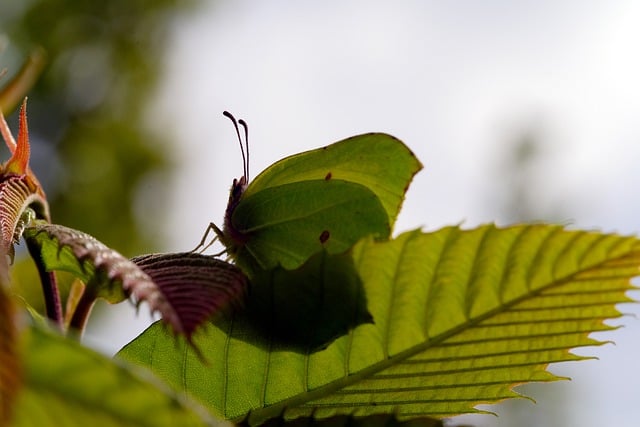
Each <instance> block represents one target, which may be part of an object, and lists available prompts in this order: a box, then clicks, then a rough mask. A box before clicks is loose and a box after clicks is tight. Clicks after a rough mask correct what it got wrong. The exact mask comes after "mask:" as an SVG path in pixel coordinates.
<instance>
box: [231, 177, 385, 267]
mask: <svg viewBox="0 0 640 427" xmlns="http://www.w3.org/2000/svg"><path fill="white" fill-rule="evenodd" d="M232 224H233V226H234V228H235V229H236V230H237V231H239V232H240V233H242V234H243V235H245V236H247V237H248V241H247V242H246V243H245V244H244V245H242V246H241V247H240V248H239V249H238V252H237V253H236V261H237V263H238V264H239V265H240V266H243V267H245V269H247V270H249V271H255V270H270V269H273V268H275V267H276V266H278V265H281V266H282V267H284V268H286V269H295V268H298V267H299V266H300V265H302V264H303V263H304V262H305V261H306V260H307V259H309V257H310V256H311V255H313V254H315V253H317V252H319V251H321V250H322V249H326V250H327V251H328V252H329V253H330V254H336V253H341V252H344V251H346V250H347V249H349V248H350V247H351V246H353V244H354V243H356V242H357V241H358V240H359V239H361V238H362V237H364V236H368V235H370V234H373V235H374V236H376V237H380V238H386V237H388V236H389V233H390V228H389V223H388V218H387V215H386V214H385V211H384V208H383V207H382V205H381V204H380V200H379V199H378V197H377V196H376V195H375V194H374V193H373V192H372V191H370V190H369V189H367V188H366V187H364V186H362V185H360V184H355V183H352V182H347V181H341V180H335V179H334V180H329V181H325V180H320V181H303V182H294V183H289V184H283V185H280V186H277V187H270V188H266V189H264V190H262V191H260V192H258V193H255V194H253V195H245V197H243V199H242V202H241V203H240V204H239V205H238V207H237V209H236V210H235V212H234V214H233V216H232ZM256 265H257V267H258V268H257V269H256V268H255V266H256Z"/></svg>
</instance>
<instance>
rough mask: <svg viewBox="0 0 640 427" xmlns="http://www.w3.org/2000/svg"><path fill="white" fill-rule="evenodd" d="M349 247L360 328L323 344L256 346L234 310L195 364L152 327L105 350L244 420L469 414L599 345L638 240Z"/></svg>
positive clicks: (530, 229) (438, 240)
mask: <svg viewBox="0 0 640 427" xmlns="http://www.w3.org/2000/svg"><path fill="white" fill-rule="evenodd" d="M352 254H353V260H354V265H355V267H356V270H357V271H358V274H359V276H360V279H361V280H362V285H363V288H364V291H365V294H366V300H367V308H368V311H369V313H370V314H371V316H372V317H373V321H374V323H373V324H369V323H366V324H361V325H360V326H358V327H356V328H355V329H353V330H352V331H351V332H350V333H349V334H348V335H345V336H342V337H340V338H338V339H336V340H335V341H334V342H332V343H331V344H330V345H329V346H328V347H327V348H326V349H325V350H322V351H318V352H314V353H300V352H296V351H292V350H287V349H282V348H280V347H278V346H271V347H269V346H267V347H265V346H264V345H260V344H259V343H260V342H262V341H263V340H264V337H255V338H251V337H250V336H248V334H249V333H250V332H249V331H250V329H248V328H247V327H246V323H244V321H243V320H242V318H241V317H237V318H236V319H235V320H234V321H232V322H229V324H228V329H227V330H226V331H221V330H220V329H218V328H213V327H212V328H209V329H207V330H206V331H205V332H206V333H203V334H202V335H200V336H199V337H198V338H199V339H197V340H196V345H198V346H199V347H200V349H201V351H202V353H203V354H205V355H206V357H207V358H208V360H210V361H211V363H210V365H209V366H205V365H203V364H201V363H200V362H199V361H198V360H197V358H196V356H195V355H194V354H193V352H191V351H190V350H189V349H188V348H185V347H181V346H176V345H175V343H174V341H173V340H172V339H171V338H170V337H169V336H167V334H166V333H165V332H164V331H163V330H162V328H159V327H157V326H152V327H150V328H149V329H148V330H147V331H145V332H144V333H143V334H142V335H141V336H140V337H138V338H137V339H136V340H134V341H133V342H132V343H130V344H129V345H128V346H126V347H125V348H124V349H123V350H122V351H121V352H120V353H119V355H120V357H122V358H125V359H127V360H131V361H136V362H138V363H141V364H143V365H146V366H150V367H151V368H152V369H153V370H154V371H156V372H158V374H159V375H161V376H162V377H163V378H165V379H167V381H169V382H170V383H172V384H174V385H175V386H176V387H182V388H184V389H185V390H187V391H189V392H190V393H192V395H193V396H195V397H197V398H198V399H199V400H200V401H201V402H203V403H205V404H206V405H208V406H209V407H210V408H213V409H214V410H215V411H216V413H220V414H223V415H224V416H225V417H226V418H228V419H234V420H243V419H244V420H247V421H248V422H249V423H250V424H252V425H257V424H260V423H262V422H264V421H265V420H267V419H269V418H272V417H277V416H280V415H283V416H284V417H285V419H292V418H298V417H310V416H313V417H316V418H319V419H323V418H328V417H334V416H338V415H349V416H369V415H374V414H382V413H394V414H396V415H397V416H398V417H399V418H400V419H410V418H416V417H424V416H430V417H437V418H440V417H448V416H453V415H457V414H462V413H470V412H478V410H476V409H475V408H474V406H475V405H477V404H480V403H493V402H498V401H500V400H503V399H505V398H510V397H518V396H519V394H518V393H516V392H515V391H513V390H512V389H513V387H514V386H515V385H518V384H522V383H526V382H531V381H553V380H557V379H559V377H557V376H555V375H553V374H552V373H550V372H548V371H547V370H546V367H547V366H548V364H549V363H555V362H564V361H572V360H582V359H585V357H582V356H577V355H574V354H572V353H570V349H572V348H576V347H582V346H591V345H598V344H601V342H599V341H596V340H594V339H591V338H589V334H590V333H591V332H595V331H607V330H611V329H613V328H612V327H610V326H607V325H606V324H604V322H603V321H604V320H605V319H610V318H615V317H618V316H620V312H619V311H618V310H617V309H616V308H615V305H616V304H618V303H621V302H628V301H630V298H629V297H628V296H627V295H626V292H627V291H628V290H630V289H632V286H631V284H630V282H629V280H630V279H631V278H632V277H634V276H636V275H637V274H638V266H640V240H638V239H637V238H635V237H621V236H617V235H605V234H599V233H590V232H583V231H566V230H564V229H563V228H562V227H557V226H547V225H531V226H517V227H510V228H505V229H498V228H496V227H494V226H484V227H480V228H477V229H474V230H461V229H459V228H456V227H451V228H445V229H442V230H440V231H437V232H433V233H422V232H420V231H414V232H409V233H405V234H402V235H400V236H399V237H397V238H396V239H394V240H392V241H387V242H375V241H373V240H372V239H365V240H364V241H362V242H360V243H358V244H357V245H356V247H355V248H354V249H353V252H352ZM292 286H293V284H292ZM251 342H253V343H254V344H255V345H252V344H251ZM187 367H188V368H187Z"/></svg>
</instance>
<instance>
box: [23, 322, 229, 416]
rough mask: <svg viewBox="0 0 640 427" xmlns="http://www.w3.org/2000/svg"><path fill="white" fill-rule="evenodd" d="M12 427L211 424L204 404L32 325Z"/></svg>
mask: <svg viewBox="0 0 640 427" xmlns="http://www.w3.org/2000/svg"><path fill="white" fill-rule="evenodd" d="M23 355H24V356H23V360H24V373H25V380H24V386H23V389H22V390H21V391H20V393H19V395H18V399H17V402H16V407H15V408H14V409H15V410H14V419H13V423H12V424H11V425H12V426H15V427H21V426H25V427H27V426H29V427H30V426H63V425H64V426H70V427H71V426H78V427H80V426H82V427H84V426H95V427H102V426H104V427H107V426H114V427H115V426H118V427H120V426H140V427H142V426H149V427H158V426H172V427H173V426H177V425H180V426H212V425H223V424H224V425H226V423H223V422H222V421H216V420H214V419H213V418H212V417H211V416H210V415H209V414H208V413H207V412H206V411H205V410H204V409H203V408H201V407H199V406H198V405H196V404H194V403H193V402H191V401H189V400H187V399H186V398H184V397H183V396H180V395H178V394H176V393H175V392H173V391H171V390H170V389H169V388H168V387H166V386H165V385H163V384H161V383H160V382H159V381H158V380H157V379H155V378H154V377H153V376H151V375H149V373H148V372H144V371H142V370H141V369H139V368H135V367H131V366H128V365H127V364H125V363H122V362H118V361H114V360H110V359H107V358H106V357H104V356H101V355H99V354H97V353H96V352H94V351H92V350H89V349H87V348H85V347H82V346H81V345H80V344H78V343H77V342H74V341H72V340H69V339H65V338H63V337H61V336H58V335H54V334H52V333H50V332H46V331H44V330H43V329H40V328H36V327H31V328H30V329H28V330H27V331H26V332H25V333H24V336H23Z"/></svg>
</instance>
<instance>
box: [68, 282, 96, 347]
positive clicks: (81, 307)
mask: <svg viewBox="0 0 640 427" xmlns="http://www.w3.org/2000/svg"><path fill="white" fill-rule="evenodd" d="M88 289H89V288H88V287H87V288H85V290H84V292H83V293H82V296H81V297H80V299H79V300H78V304H77V305H76V309H75V310H74V312H73V316H72V317H71V321H70V322H69V331H70V332H72V333H75V334H77V335H78V337H80V336H81V335H82V332H83V331H84V328H85V326H86V325H87V320H88V319H89V314H90V313H91V309H92V308H93V304H94V303H95V302H96V296H95V295H94V293H93V292H89V291H88Z"/></svg>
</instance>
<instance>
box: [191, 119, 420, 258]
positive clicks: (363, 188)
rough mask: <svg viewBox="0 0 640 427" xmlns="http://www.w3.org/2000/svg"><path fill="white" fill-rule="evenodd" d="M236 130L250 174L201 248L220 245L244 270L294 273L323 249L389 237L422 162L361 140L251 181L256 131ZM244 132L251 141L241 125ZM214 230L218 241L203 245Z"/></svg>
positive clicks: (396, 146) (401, 148)
mask: <svg viewBox="0 0 640 427" xmlns="http://www.w3.org/2000/svg"><path fill="white" fill-rule="evenodd" d="M223 114H224V116H226V117H227V118H229V119H230V120H231V122H232V123H233V126H234V128H235V132H236V137H237V139H238V142H239V145H240V149H241V153H242V160H243V175H242V176H240V177H239V178H236V179H234V180H233V183H232V185H231V190H230V194H229V199H228V203H227V208H226V210H225V215H224V224H223V228H222V229H220V228H219V227H218V226H216V225H215V224H214V223H213V222H212V223H210V224H209V226H208V227H207V229H206V231H205V234H204V236H203V238H202V240H201V242H200V245H198V247H197V248H196V249H195V250H198V249H201V248H206V247H208V246H210V245H211V244H212V243H213V242H214V241H216V240H219V241H220V242H221V243H222V244H223V245H224V246H225V250H224V251H223V252H226V253H227V255H228V256H229V257H230V258H231V259H233V260H234V261H235V262H236V263H237V264H238V265H239V266H240V267H241V268H243V269H244V270H245V271H260V270H269V269H272V268H274V267H276V266H281V267H283V268H285V269H290V270H292V269H295V268H298V267H299V266H301V265H302V264H303V263H304V262H305V261H307V260H308V259H309V258H310V257H311V256H312V255H314V254H315V253H318V252H319V251H321V250H326V251H327V253H329V254H337V253H342V252H344V251H346V250H347V249H349V248H350V247H351V246H353V244H354V243H355V242H357V241H358V240H359V239H361V238H362V237H364V236H368V235H373V236H374V237H376V238H379V239H386V238H388V237H389V235H390V233H391V229H392V227H393V223H394V221H395V218H396V216H397V213H398V211H399V209H400V205H401V203H402V200H403V198H404V192H405V190H406V188H407V186H408V184H409V182H410V181H411V179H412V177H413V175H414V174H415V173H417V172H418V170H420V169H421V167H422V165H421V164H420V162H419V161H418V160H417V159H416V157H415V156H414V154H413V153H412V152H411V150H409V149H408V148H407V147H406V146H405V145H404V144H403V143H402V142H401V141H400V140H398V139H396V138H395V137H393V136H391V135H388V134H384V133H368V134H363V135H358V136H354V137H351V138H347V139H345V140H342V141H339V142H336V143H334V144H331V145H328V146H325V147H322V148H319V149H315V150H311V151H306V152H303V153H300V154H296V155H293V156H289V157H286V158H284V159H282V160H280V161H278V162H276V163H274V164H273V165H271V166H270V167H268V168H267V169H265V170H264V171H263V172H262V173H260V174H259V175H258V176H257V177H256V178H255V179H254V180H253V181H250V179H249V128H248V126H247V123H246V122H245V121H244V120H242V119H240V120H236V119H235V117H234V116H233V115H232V114H231V113H229V112H227V111H225V112H224V113H223ZM241 127H242V129H243V132H242V134H243V135H244V143H243V140H242V135H241V132H240V128H241ZM210 232H214V233H215V236H214V238H213V239H212V240H211V242H210V243H209V244H208V245H206V246H205V245H204V243H205V242H206V240H207V238H208V235H209V234H210Z"/></svg>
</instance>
